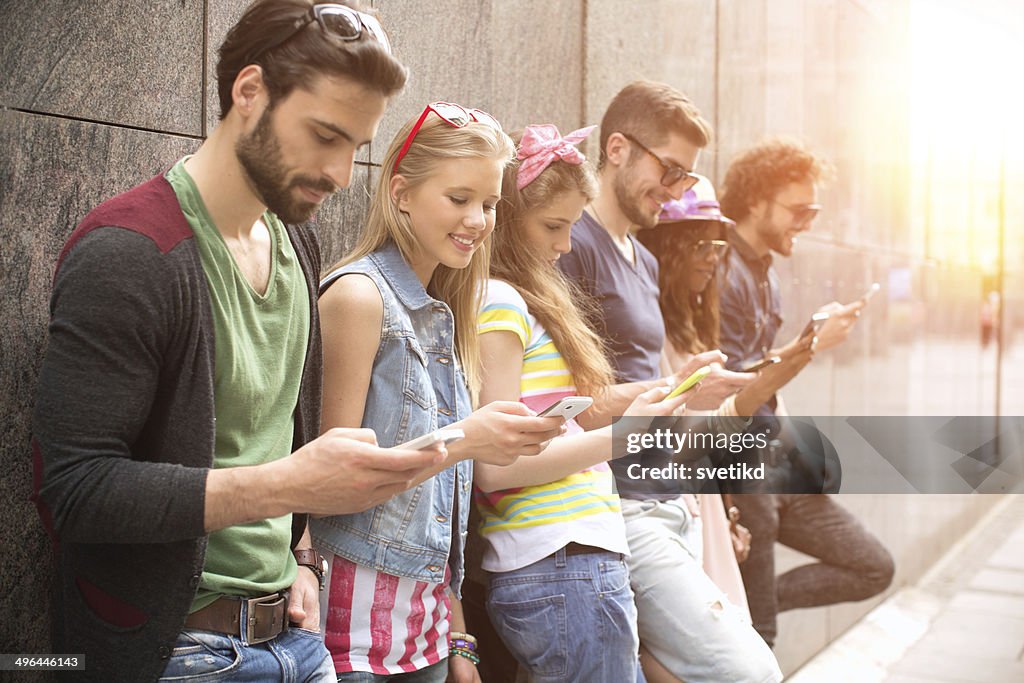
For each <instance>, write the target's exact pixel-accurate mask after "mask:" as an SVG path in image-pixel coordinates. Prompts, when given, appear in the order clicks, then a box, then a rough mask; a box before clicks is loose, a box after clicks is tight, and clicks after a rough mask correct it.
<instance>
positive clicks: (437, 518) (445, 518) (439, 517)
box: [434, 515, 448, 524]
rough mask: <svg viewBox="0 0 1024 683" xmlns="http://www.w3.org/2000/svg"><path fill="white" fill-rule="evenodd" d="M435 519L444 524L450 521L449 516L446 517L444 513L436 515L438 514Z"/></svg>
mask: <svg viewBox="0 0 1024 683" xmlns="http://www.w3.org/2000/svg"><path fill="white" fill-rule="evenodd" d="M434 519H436V520H437V521H439V522H441V523H442V524H443V523H444V522H447V521H448V518H447V517H445V516H444V515H436V516H435V517H434Z"/></svg>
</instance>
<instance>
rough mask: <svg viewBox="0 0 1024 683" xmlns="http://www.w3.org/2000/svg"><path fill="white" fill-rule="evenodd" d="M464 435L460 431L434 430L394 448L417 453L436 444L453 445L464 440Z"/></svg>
mask: <svg viewBox="0 0 1024 683" xmlns="http://www.w3.org/2000/svg"><path fill="white" fill-rule="evenodd" d="M465 437H466V433H465V432H464V431H462V430H461V429H435V430H434V431H432V432H428V433H426V434H424V435H423V436H420V437H417V438H415V439H413V440H412V441H406V442H405V443H403V444H400V445H398V446H395V448H400V449H402V450H407V451H419V450H423V449H424V448H430V447H431V446H434V445H436V444H438V443H440V444H443V445H445V446H447V445H448V444H450V443H455V442H456V441H458V440H460V439H464V438H465Z"/></svg>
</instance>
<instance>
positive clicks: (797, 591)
mask: <svg viewBox="0 0 1024 683" xmlns="http://www.w3.org/2000/svg"><path fill="white" fill-rule="evenodd" d="M733 501H734V503H735V505H736V507H738V508H739V510H740V514H741V519H740V523H741V524H743V525H744V526H745V527H747V528H748V529H750V533H751V534H752V535H753V539H752V541H751V546H750V557H749V558H748V559H747V561H746V562H744V563H743V564H741V565H740V571H741V572H742V574H743V583H744V586H745V587H746V590H747V600H748V602H749V603H750V615H751V617H752V618H753V620H754V628H755V629H757V632H758V633H760V634H761V637H762V638H764V639H765V642H767V643H768V645H772V646H774V644H775V636H776V634H777V633H778V626H777V624H776V615H777V614H778V613H779V612H784V611H786V610H790V609H797V608H802V607H820V606H821V605H831V604H833V603H837V602H847V601H852V600H864V599H865V598H870V597H871V596H873V595H877V594H878V593H881V592H882V591H884V590H885V589H886V588H887V587H888V586H889V583H890V582H891V581H892V575H893V570H894V567H893V561H892V556H891V555H890V554H889V551H888V550H886V549H885V546H883V545H882V544H881V543H880V542H879V540H878V539H877V538H875V536H874V535H873V534H872V533H871V532H870V531H868V530H867V529H865V528H864V526H863V525H862V524H861V523H860V522H858V521H857V519H856V518H855V517H854V516H853V515H851V514H850V513H849V512H847V511H846V510H845V509H844V508H843V507H841V506H840V505H839V504H838V503H836V502H835V501H834V500H832V498H830V497H828V496H825V495H806V494H768V493H762V494H747V495H735V496H733ZM775 541H778V542H779V543H782V544H783V545H787V546H789V547H790V548H793V549H795V550H799V551H800V552H802V553H805V554H807V555H810V556H812V557H816V558H818V559H819V560H820V562H812V563H810V564H806V565H803V566H801V567H797V568H796V569H792V570H790V571H788V572H786V573H785V574H783V575H781V576H778V577H776V576H775Z"/></svg>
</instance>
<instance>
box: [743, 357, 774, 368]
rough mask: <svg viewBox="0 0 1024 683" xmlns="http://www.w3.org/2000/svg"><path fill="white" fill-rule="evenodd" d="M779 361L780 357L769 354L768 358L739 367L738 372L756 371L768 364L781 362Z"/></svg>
mask: <svg viewBox="0 0 1024 683" xmlns="http://www.w3.org/2000/svg"><path fill="white" fill-rule="evenodd" d="M781 362H782V358H780V357H779V356H769V357H768V358H765V359H764V360H762V361H758V362H757V363H754V364H753V365H748V366H747V367H745V368H740V372H757V371H758V370H763V369H765V368H766V367H768V366H769V365H775V364H776V363H781Z"/></svg>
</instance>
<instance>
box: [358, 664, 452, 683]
mask: <svg viewBox="0 0 1024 683" xmlns="http://www.w3.org/2000/svg"><path fill="white" fill-rule="evenodd" d="M446 678H448V660H447V659H442V660H441V661H440V662H438V663H437V664H431V665H430V666H428V667H425V668H423V669H420V670H419V671H410V672H409V673H404V674H375V673H371V672H369V671H348V672H346V673H343V674H338V683H391V682H392V681H393V682H394V683H399V681H401V683H444V679H446Z"/></svg>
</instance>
